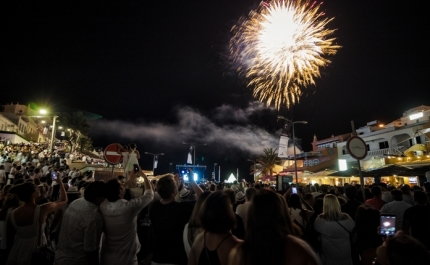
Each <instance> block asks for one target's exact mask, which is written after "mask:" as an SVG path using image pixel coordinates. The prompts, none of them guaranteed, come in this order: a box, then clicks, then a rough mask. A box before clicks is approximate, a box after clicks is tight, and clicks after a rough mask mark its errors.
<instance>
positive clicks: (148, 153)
mask: <svg viewBox="0 0 430 265" xmlns="http://www.w3.org/2000/svg"><path fill="white" fill-rule="evenodd" d="M145 155H152V156H153V160H152V176H155V174H154V170H155V157H156V156H163V155H164V153H159V154H153V153H150V152H145Z"/></svg>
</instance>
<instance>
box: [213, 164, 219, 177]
mask: <svg viewBox="0 0 430 265" xmlns="http://www.w3.org/2000/svg"><path fill="white" fill-rule="evenodd" d="M216 165H218V163H214V172H213V176H212V177H213V178H214V181H215V180H216Z"/></svg>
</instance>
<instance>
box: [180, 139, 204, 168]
mask: <svg viewBox="0 0 430 265" xmlns="http://www.w3.org/2000/svg"><path fill="white" fill-rule="evenodd" d="M182 144H189V145H191V146H192V147H193V152H194V154H193V165H194V166H195V165H196V146H199V145H207V143H203V144H195V143H186V142H182Z"/></svg>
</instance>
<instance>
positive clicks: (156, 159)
mask: <svg viewBox="0 0 430 265" xmlns="http://www.w3.org/2000/svg"><path fill="white" fill-rule="evenodd" d="M157 164H158V156H157V155H156V156H154V168H157Z"/></svg>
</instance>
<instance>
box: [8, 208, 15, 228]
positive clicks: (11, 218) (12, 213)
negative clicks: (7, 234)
mask: <svg viewBox="0 0 430 265" xmlns="http://www.w3.org/2000/svg"><path fill="white" fill-rule="evenodd" d="M9 214H10V221H11V223H12V225H13V226H14V227H16V223H15V210H13V211H11V212H10V213H9ZM6 215H7V213H6Z"/></svg>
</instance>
